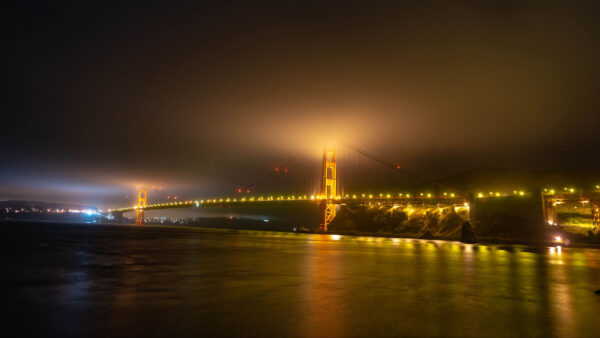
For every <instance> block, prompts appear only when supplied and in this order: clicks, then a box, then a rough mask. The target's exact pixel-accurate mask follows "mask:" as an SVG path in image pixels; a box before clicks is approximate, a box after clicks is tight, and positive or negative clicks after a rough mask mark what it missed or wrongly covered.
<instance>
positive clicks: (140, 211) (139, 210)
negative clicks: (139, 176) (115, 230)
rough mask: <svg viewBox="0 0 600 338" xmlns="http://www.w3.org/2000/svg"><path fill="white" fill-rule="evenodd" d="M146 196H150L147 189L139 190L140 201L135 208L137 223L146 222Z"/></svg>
mask: <svg viewBox="0 0 600 338" xmlns="http://www.w3.org/2000/svg"><path fill="white" fill-rule="evenodd" d="M146 197H148V191H146V189H140V190H139V191H138V202H137V205H136V208H135V224H144V208H145V207H146Z"/></svg>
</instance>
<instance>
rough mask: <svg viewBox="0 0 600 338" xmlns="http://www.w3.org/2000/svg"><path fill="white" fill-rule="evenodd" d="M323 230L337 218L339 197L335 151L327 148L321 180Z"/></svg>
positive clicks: (324, 154) (324, 153)
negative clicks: (336, 208) (336, 206)
mask: <svg viewBox="0 0 600 338" xmlns="http://www.w3.org/2000/svg"><path fill="white" fill-rule="evenodd" d="M321 198H322V199H323V201H322V202H321V230H323V231H327V227H328V226H329V224H330V223H331V221H333V219H334V218H335V202H334V199H335V198H337V173H336V162H335V151H334V150H332V149H327V148H325V149H324V150H323V177H322V180H321Z"/></svg>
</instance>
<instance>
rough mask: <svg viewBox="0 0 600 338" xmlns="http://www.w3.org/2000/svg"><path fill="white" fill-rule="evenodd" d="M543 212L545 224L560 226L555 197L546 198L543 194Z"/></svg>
mask: <svg viewBox="0 0 600 338" xmlns="http://www.w3.org/2000/svg"><path fill="white" fill-rule="evenodd" d="M542 212H543V213H544V222H545V223H546V224H549V225H558V216H557V214H556V203H555V201H554V197H553V196H546V195H544V194H543V193H542Z"/></svg>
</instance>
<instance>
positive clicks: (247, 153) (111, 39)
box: [0, 1, 600, 206]
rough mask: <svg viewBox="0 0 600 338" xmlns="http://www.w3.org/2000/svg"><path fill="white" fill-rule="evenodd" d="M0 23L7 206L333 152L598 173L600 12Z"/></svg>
mask: <svg viewBox="0 0 600 338" xmlns="http://www.w3.org/2000/svg"><path fill="white" fill-rule="evenodd" d="M2 6H3V8H2V10H1V12H2V14H1V15H2V26H3V52H2V79H3V82H4V86H3V87H4V90H3V92H4V95H3V96H4V98H3V99H2V101H1V103H0V104H1V107H2V132H1V133H0V138H1V142H0V150H1V154H2V155H1V160H0V199H39V200H49V201H53V200H56V201H65V202H82V203H93V204H97V205H98V206H115V205H119V204H123V196H124V195H126V194H132V192H133V191H135V188H136V187H139V186H142V185H144V186H150V185H162V186H164V187H165V189H168V190H169V191H172V192H174V193H177V194H181V195H182V196H184V197H185V196H190V198H191V197H195V196H197V197H202V196H205V195H207V194H211V193H227V192H229V191H232V189H233V187H234V186H235V185H236V184H243V183H247V182H251V181H253V180H254V179H256V178H259V177H260V176H262V175H263V174H264V173H265V172H268V171H269V170H271V169H272V168H273V166H275V165H277V164H279V163H281V162H282V161H285V160H286V159H287V158H290V157H291V156H294V154H298V153H300V154H302V156H307V157H310V158H314V164H315V166H318V165H319V163H318V160H319V156H320V148H321V146H322V144H323V143H324V142H337V143H338V144H343V143H352V144H356V145H359V146H361V147H362V148H365V149H368V150H370V151H372V152H374V153H376V154H378V155H380V156H382V157H385V158H387V159H390V160H392V161H394V162H397V163H402V165H403V166H404V167H405V168H407V169H409V170H412V171H414V172H418V173H420V174H421V175H424V176H427V177H430V178H435V177H441V176H445V175H449V174H454V173H457V172H460V171H462V170H465V169H469V168H477V167H510V168H523V169H561V168H587V169H600V156H599V150H598V149H599V146H600V142H599V139H598V135H599V129H600V119H599V117H600V114H599V107H600V105H599V103H600V63H599V62H598V60H600V47H599V46H600V15H599V14H600V12H599V7H600V5H598V4H597V2H595V1H590V2H584V1H571V2H567V1H560V2H551V1H531V2H530V1H518V2H509V1H498V2H485V1H471V2H465V3H462V4H458V3H453V2H450V1H442V2H439V3H438V2H427V1H423V2H421V1H407V2H405V3H403V2H401V1H391V2H379V1H364V2H353V1H339V2H336V1H315V2H310V1H273V2H268V1H240V2H236V1H233V2H230V1H190V2H177V1H164V2H160V1H141V2H139V3H136V2H134V1H119V2H115V3H112V4H111V3H110V2H108V1H98V2H95V1H64V2H61V1H41V2H39V3H38V2H32V1H20V2H15V3H12V4H10V5H7V4H4V5H2ZM128 204H129V203H128Z"/></svg>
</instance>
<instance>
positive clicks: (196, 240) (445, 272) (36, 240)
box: [1, 225, 600, 337]
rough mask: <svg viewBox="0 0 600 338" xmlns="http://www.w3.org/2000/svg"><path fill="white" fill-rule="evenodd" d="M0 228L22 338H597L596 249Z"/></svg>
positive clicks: (7, 284) (599, 276)
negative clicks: (52, 337)
mask: <svg viewBox="0 0 600 338" xmlns="http://www.w3.org/2000/svg"><path fill="white" fill-rule="evenodd" d="M1 231H2V232H3V233H2V237H1V238H2V243H1V244H2V247H3V252H4V253H6V254H5V255H3V256H2V261H1V262H2V268H3V271H4V272H5V273H4V274H3V275H2V282H3V285H4V287H3V291H5V293H6V294H7V295H8V298H7V299H8V301H6V302H5V306H4V308H5V309H11V311H12V312H11V313H10V318H11V319H12V320H11V321H9V322H8V323H6V325H7V327H9V328H10V329H13V330H17V329H20V331H18V332H20V333H31V334H38V335H40V334H41V335H47V334H52V335H67V336H81V335H90V334H92V335H115V334H117V335H135V336H140V335H141V336H148V335H159V336H160V335H163V336H164V335H194V334H198V335H200V334H205V335H211V336H324V337H325V336H355V337H363V336H598V335H600V329H599V328H598V325H597V324H596V318H597V315H598V314H600V296H596V295H595V294H594V290H596V289H600V268H599V267H600V264H599V262H600V255H599V254H600V250H597V249H576V248H569V247H561V248H560V250H559V249H558V248H557V247H553V248H548V247H527V246H506V245H504V246H501V245H477V244H463V243H459V242H448V241H438V240H415V239H403V238H375V237H366V236H365V237H352V236H340V237H335V236H331V235H315V234H312V235H310V234H309V235H307V234H292V233H272V232H256V231H224V230H202V229H190V228H166V227H164V228H161V227H129V226H112V227H109V226H97V227H87V228H85V229H82V228H81V227H78V226H73V225H68V226H67V225H64V226H58V225H53V226H52V227H49V226H48V225H38V226H34V225H30V226H28V227H24V226H21V227H14V226H13V227H8V226H4V227H2V230H1ZM7 316H8V314H6V315H5V316H4V318H8V317H7ZM31 318H36V322H35V325H31V324H30V322H31V320H30V319H31ZM9 332H10V331H9Z"/></svg>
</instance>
